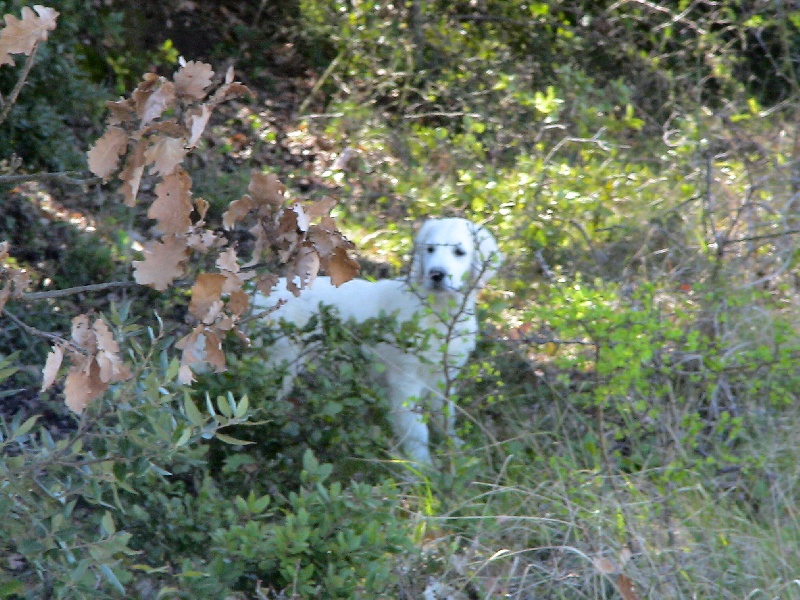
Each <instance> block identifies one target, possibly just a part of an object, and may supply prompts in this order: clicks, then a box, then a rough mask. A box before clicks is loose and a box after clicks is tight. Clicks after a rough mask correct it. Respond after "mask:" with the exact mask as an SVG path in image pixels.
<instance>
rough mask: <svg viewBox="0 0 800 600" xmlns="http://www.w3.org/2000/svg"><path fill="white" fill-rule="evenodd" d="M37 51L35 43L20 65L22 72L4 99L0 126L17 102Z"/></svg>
mask: <svg viewBox="0 0 800 600" xmlns="http://www.w3.org/2000/svg"><path fill="white" fill-rule="evenodd" d="M38 49H39V43H38V42H37V43H36V45H35V46H34V47H33V51H32V52H31V53H30V54H29V55H28V57H27V58H26V59H25V64H24V65H22V70H21V71H20V73H19V79H17V83H16V84H15V85H14V89H13V90H11V94H10V95H9V96H8V98H7V99H5V101H4V103H3V110H2V112H0V124H2V123H3V122H4V121H5V120H6V119H7V118H8V114H9V113H10V112H11V108H12V107H13V106H14V104H15V103H16V102H17V98H18V97H19V93H20V92H21V91H22V86H23V85H25V80H27V79H28V74H29V73H30V72H31V68H32V67H33V61H34V59H35V58H36V51H37V50H38Z"/></svg>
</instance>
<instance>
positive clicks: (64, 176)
mask: <svg viewBox="0 0 800 600" xmlns="http://www.w3.org/2000/svg"><path fill="white" fill-rule="evenodd" d="M76 175H77V176H80V175H83V173H82V172H81V171H63V172H60V173H23V174H20V175H0V183H22V182H25V181H56V182H59V183H67V184H70V185H89V184H93V183H100V182H101V181H102V179H101V178H100V177H87V178H86V179H81V178H80V177H74V176H76Z"/></svg>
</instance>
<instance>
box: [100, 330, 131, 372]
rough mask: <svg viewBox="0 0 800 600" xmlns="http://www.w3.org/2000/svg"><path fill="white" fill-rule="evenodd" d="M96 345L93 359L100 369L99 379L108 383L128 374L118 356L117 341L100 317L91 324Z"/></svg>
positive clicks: (126, 367)
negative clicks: (95, 354) (95, 353)
mask: <svg viewBox="0 0 800 600" xmlns="http://www.w3.org/2000/svg"><path fill="white" fill-rule="evenodd" d="M92 328H93V329H94V334H95V340H96V345H97V356H96V357H95V360H96V361H97V365H98V367H99V369H100V372H99V376H100V381H102V382H103V383H109V382H112V381H122V380H124V379H127V378H128V377H129V376H130V370H129V368H128V366H127V365H125V364H124V363H123V362H122V359H121V358H120V356H119V343H118V342H117V340H116V338H114V334H113V333H111V330H110V329H109V328H108V325H106V323H105V321H103V320H102V319H95V322H94V324H93V325H92Z"/></svg>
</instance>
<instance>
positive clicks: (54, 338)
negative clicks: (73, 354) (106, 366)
mask: <svg viewBox="0 0 800 600" xmlns="http://www.w3.org/2000/svg"><path fill="white" fill-rule="evenodd" d="M0 314H3V315H4V316H6V317H8V318H9V319H10V320H11V321H13V322H14V324H15V325H16V326H17V327H19V328H20V329H22V330H23V331H25V332H27V333H29V334H31V335H33V336H35V337H40V338H44V339H46V340H49V341H51V342H53V343H54V344H61V345H64V346H69V347H70V348H72V349H74V350H77V351H78V352H84V350H83V349H82V348H81V347H80V346H77V345H76V344H74V343H73V342H71V341H69V340H67V339H64V338H63V337H61V336H60V335H56V334H55V333H50V332H47V331H42V330H41V329H36V327H31V326H30V325H28V324H27V323H25V322H24V321H23V320H22V319H20V318H19V317H18V316H16V315H15V314H13V313H11V312H9V310H8V309H7V308H4V309H3V311H2V313H0Z"/></svg>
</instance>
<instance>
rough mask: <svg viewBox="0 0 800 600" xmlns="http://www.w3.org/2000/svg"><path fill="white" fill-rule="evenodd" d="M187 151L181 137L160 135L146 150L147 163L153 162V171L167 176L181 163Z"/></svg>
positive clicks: (151, 169) (151, 168)
mask: <svg viewBox="0 0 800 600" xmlns="http://www.w3.org/2000/svg"><path fill="white" fill-rule="evenodd" d="M187 152H188V149H187V148H185V147H184V141H183V140H182V139H181V138H174V137H164V136H158V137H157V138H156V141H155V142H153V143H151V144H150V146H148V148H147V150H145V152H144V159H145V164H152V166H151V167H150V171H151V172H152V173H154V174H158V175H161V176H162V177H166V176H167V175H169V174H171V173H172V172H173V171H174V170H175V168H176V167H177V166H178V165H179V164H181V162H182V161H183V159H184V158H186V154H187Z"/></svg>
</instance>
